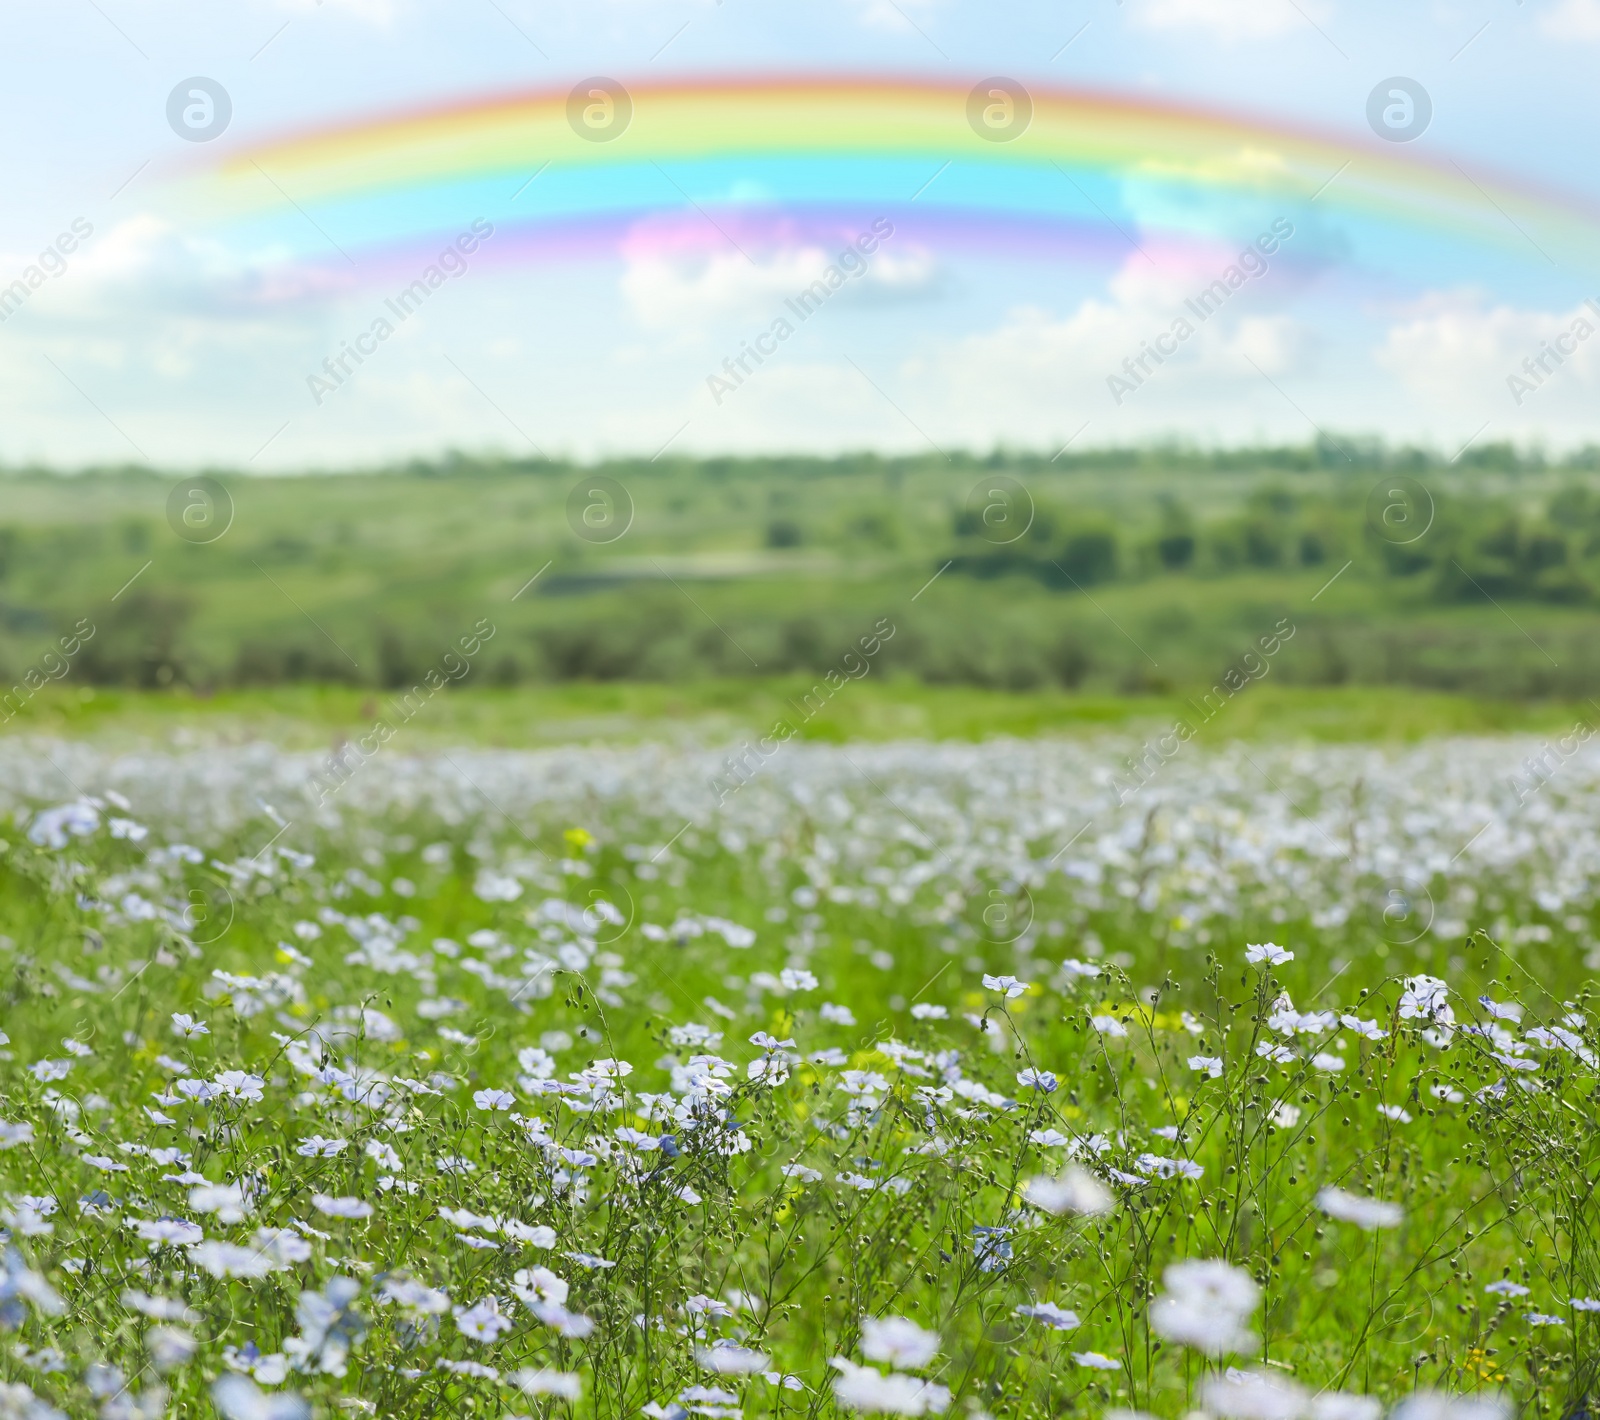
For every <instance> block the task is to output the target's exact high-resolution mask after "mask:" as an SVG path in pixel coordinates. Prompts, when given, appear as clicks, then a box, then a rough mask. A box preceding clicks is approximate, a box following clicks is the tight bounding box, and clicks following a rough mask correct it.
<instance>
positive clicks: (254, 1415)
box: [211, 1375, 311, 1420]
mask: <svg viewBox="0 0 1600 1420" xmlns="http://www.w3.org/2000/svg"><path fill="white" fill-rule="evenodd" d="M211 1398H212V1400H214V1401H215V1402H216V1406H217V1409H218V1411H219V1412H221V1414H222V1417H223V1420H311V1406H310V1405H309V1404H307V1403H306V1401H305V1400H304V1399H303V1398H302V1397H301V1396H298V1395H268V1394H267V1393H266V1392H264V1391H262V1390H259V1389H257V1387H256V1386H255V1384H254V1383H253V1382H251V1381H248V1380H246V1379H245V1378H244V1377H243V1376H232V1375H229V1376H221V1377H219V1378H218V1379H217V1380H215V1381H213V1382H212V1383H211Z"/></svg>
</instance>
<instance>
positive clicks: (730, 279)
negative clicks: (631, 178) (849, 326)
mask: <svg viewBox="0 0 1600 1420" xmlns="http://www.w3.org/2000/svg"><path fill="white" fill-rule="evenodd" d="M838 257H839V251H838V250H836V249H828V248H823V247H820V246H805V247H791V248H788V249H786V250H782V251H778V252H775V253H773V254H772V255H770V256H768V257H766V258H765V259H764V260H759V261H757V260H751V259H750V258H748V257H746V256H744V255H742V254H740V253H738V252H717V253H715V254H714V255H712V256H710V257H707V258H704V259H701V260H698V261H694V262H688V263H686V262H681V261H674V260H672V259H670V258H667V257H662V256H658V255H655V254H653V253H651V254H641V255H631V256H629V257H628V258H627V263H626V266H625V267H624V270H623V274H622V279H621V283H620V285H621V290H622V294H623V296H624V297H625V298H626V299H627V302H628V304H629V306H630V307H631V308H632V310H633V313H634V315H635V316H636V317H637V318H638V320H639V323H640V324H641V325H643V326H645V327H646V328H648V329H652V330H667V329H676V330H680V331H682V330H685V329H687V330H689V331H693V332H698V331H700V330H703V329H705V328H706V327H708V326H710V325H711V324H713V323H715V322H717V321H719V320H721V319H723V318H726V317H729V316H738V317H742V318H746V319H752V320H762V321H765V320H770V319H772V318H773V317H775V316H778V315H782V314H783V312H784V305H783V303H784V302H785V301H786V300H790V299H793V298H796V297H798V296H799V295H800V293H801V292H803V291H805V290H806V289H807V288H808V287H810V286H811V284H812V283H813V282H815V281H818V280H821V279H822V278H823V276H824V274H825V273H826V272H827V270H828V267H829V266H830V265H834V264H836V263H837V261H838ZM937 274H938V273H937V268H936V265H935V263H934V260H933V258H932V256H931V255H930V254H929V253H927V252H926V251H922V250H916V249H912V250H907V251H902V252H891V251H887V250H882V249H880V250H879V251H877V252H874V253H873V254H872V255H871V256H870V257H869V258H867V259H866V269H865V271H863V272H861V273H859V274H858V275H856V276H853V277H851V279H850V280H849V281H847V282H846V284H845V285H844V286H843V287H841V288H840V289H839V298H840V299H841V300H858V299H861V298H863V297H865V296H866V295H867V294H868V293H871V294H872V295H873V296H875V297H878V298H880V299H881V298H883V297H889V296H913V295H919V294H922V293H924V292H926V291H927V290H929V289H930V287H931V286H932V284H933V282H934V281H935V280H936V279H937Z"/></svg>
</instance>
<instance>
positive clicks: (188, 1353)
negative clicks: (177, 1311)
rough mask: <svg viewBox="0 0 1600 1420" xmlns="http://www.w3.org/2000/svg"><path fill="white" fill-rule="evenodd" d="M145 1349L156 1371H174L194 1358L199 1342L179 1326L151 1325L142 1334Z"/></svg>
mask: <svg viewBox="0 0 1600 1420" xmlns="http://www.w3.org/2000/svg"><path fill="white" fill-rule="evenodd" d="M144 1344H145V1349H146V1350H147V1351H149V1353H150V1359H151V1361H152V1362H153V1363H154V1364H155V1368H156V1369H157V1370H158V1371H175V1370H177V1369H178V1367H179V1366H187V1365H188V1364H189V1362H190V1361H192V1360H194V1357H195V1352H197V1351H198V1350H199V1349H200V1343H199V1342H198V1341H196V1340H195V1339H194V1333H193V1332H192V1331H185V1330H184V1329H183V1328H182V1327H179V1326H152V1327H151V1328H150V1329H149V1330H148V1331H146V1332H145V1334H144Z"/></svg>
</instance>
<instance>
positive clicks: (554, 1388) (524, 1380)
mask: <svg viewBox="0 0 1600 1420" xmlns="http://www.w3.org/2000/svg"><path fill="white" fill-rule="evenodd" d="M506 1379H507V1380H508V1381H510V1382H511V1384H512V1385H514V1386H516V1387H517V1389H518V1390H520V1391H521V1392H522V1393H523V1394H524V1395H526V1396H532V1397H535V1398H537V1397H538V1396H541V1395H554V1396H558V1397H560V1398H561V1399H562V1400H576V1399H577V1398H578V1397H579V1396H580V1395H582V1394H583V1377H582V1376H580V1375H579V1374H578V1373H577V1372H576V1371H555V1370H551V1369H549V1368H548V1367H543V1366H541V1367H540V1368H538V1369H537V1370H535V1369H534V1368H532V1367H528V1368H525V1369H523V1370H520V1371H512V1372H511V1374H510V1375H508V1376H507V1377H506Z"/></svg>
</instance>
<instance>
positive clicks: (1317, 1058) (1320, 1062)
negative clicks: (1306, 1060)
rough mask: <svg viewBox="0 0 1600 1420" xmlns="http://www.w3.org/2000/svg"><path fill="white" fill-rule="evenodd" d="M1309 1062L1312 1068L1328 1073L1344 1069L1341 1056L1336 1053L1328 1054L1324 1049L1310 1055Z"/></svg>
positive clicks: (1332, 1073) (1334, 1073)
mask: <svg viewBox="0 0 1600 1420" xmlns="http://www.w3.org/2000/svg"><path fill="white" fill-rule="evenodd" d="M1311 1064H1312V1067H1313V1068H1314V1069H1317V1070H1322V1071H1324V1072H1325V1073H1327V1074H1329V1075H1337V1074H1338V1073H1339V1071H1341V1070H1343V1069H1344V1059H1343V1057H1342V1056H1338V1055H1329V1054H1328V1052H1327V1051H1325V1050H1324V1051H1319V1052H1318V1053H1317V1054H1315V1055H1313V1056H1312V1057H1311Z"/></svg>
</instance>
